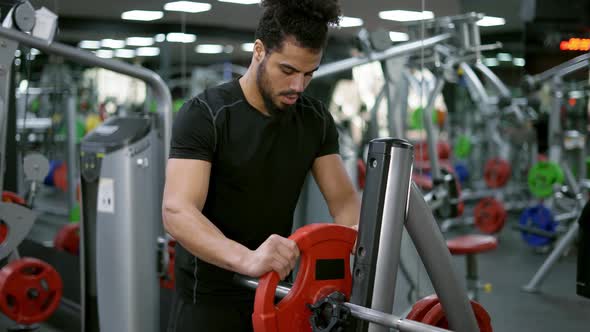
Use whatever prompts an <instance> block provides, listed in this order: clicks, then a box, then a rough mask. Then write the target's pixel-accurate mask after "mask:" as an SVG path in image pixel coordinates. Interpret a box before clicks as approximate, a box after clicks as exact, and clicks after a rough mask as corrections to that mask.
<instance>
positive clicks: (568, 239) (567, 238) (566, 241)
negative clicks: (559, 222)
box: [523, 221, 580, 293]
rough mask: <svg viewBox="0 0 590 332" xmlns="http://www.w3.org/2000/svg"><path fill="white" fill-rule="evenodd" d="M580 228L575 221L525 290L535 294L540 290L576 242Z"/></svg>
mask: <svg viewBox="0 0 590 332" xmlns="http://www.w3.org/2000/svg"><path fill="white" fill-rule="evenodd" d="M579 228H580V224H579V223H578V222H577V221H574V222H573V223H572V225H571V226H570V228H569V230H568V231H567V233H565V235H564V236H563V237H562V238H561V239H560V240H559V242H558V243H557V245H556V246H555V249H553V251H552V252H551V254H550V255H549V257H547V259H546V260H545V262H543V265H541V267H540V268H539V270H538V271H537V273H535V275H534V276H533V278H532V279H531V281H529V283H528V284H526V285H525V286H524V287H523V290H524V291H526V292H529V293H535V292H537V291H538V290H539V286H540V285H541V283H542V282H543V280H545V277H547V274H548V273H549V271H550V270H551V268H552V267H553V265H555V263H556V262H557V261H558V260H559V258H560V257H561V255H563V253H564V251H565V250H567V249H568V248H569V247H570V246H571V244H572V243H573V242H574V241H575V239H576V236H577V235H578V229H579Z"/></svg>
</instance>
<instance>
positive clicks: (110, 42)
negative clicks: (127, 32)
mask: <svg viewBox="0 0 590 332" xmlns="http://www.w3.org/2000/svg"><path fill="white" fill-rule="evenodd" d="M100 46H102V47H108V48H123V47H125V41H124V40H118V39H103V40H101V41H100Z"/></svg>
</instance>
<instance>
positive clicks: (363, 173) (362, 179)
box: [356, 159, 367, 189]
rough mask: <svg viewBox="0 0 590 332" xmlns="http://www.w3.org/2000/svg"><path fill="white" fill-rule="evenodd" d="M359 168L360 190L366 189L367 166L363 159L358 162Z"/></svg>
mask: <svg viewBox="0 0 590 332" xmlns="http://www.w3.org/2000/svg"><path fill="white" fill-rule="evenodd" d="M356 167H357V175H356V176H357V181H358V186H359V189H365V181H366V179H367V165H366V164H365V162H364V161H363V160H362V159H358V160H357V161H356Z"/></svg>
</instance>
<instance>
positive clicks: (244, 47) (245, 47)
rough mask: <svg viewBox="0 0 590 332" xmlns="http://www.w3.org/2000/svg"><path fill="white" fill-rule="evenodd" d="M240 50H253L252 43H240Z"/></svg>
mask: <svg viewBox="0 0 590 332" xmlns="http://www.w3.org/2000/svg"><path fill="white" fill-rule="evenodd" d="M242 51H244V52H253V51H254V43H244V44H242Z"/></svg>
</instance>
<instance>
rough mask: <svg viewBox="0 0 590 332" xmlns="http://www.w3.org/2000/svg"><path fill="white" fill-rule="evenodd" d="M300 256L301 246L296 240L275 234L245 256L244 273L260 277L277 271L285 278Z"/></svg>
mask: <svg viewBox="0 0 590 332" xmlns="http://www.w3.org/2000/svg"><path fill="white" fill-rule="evenodd" d="M298 258H299V248H297V244H296V243H295V241H293V240H289V239H287V238H284V237H282V236H279V235H276V234H273V235H271V236H269V237H268V239H266V241H264V242H263V243H262V244H261V245H260V246H259V247H258V249H256V250H254V251H250V252H249V254H248V255H247V256H246V257H245V259H244V262H243V267H244V268H243V270H244V274H245V275H247V276H250V277H254V278H258V277H260V276H262V275H263V274H265V273H267V272H270V271H275V272H277V273H278V274H279V277H280V278H281V280H283V279H285V277H286V276H287V275H289V273H290V272H291V271H292V270H293V268H294V267H295V264H296V263H297V259H298Z"/></svg>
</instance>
